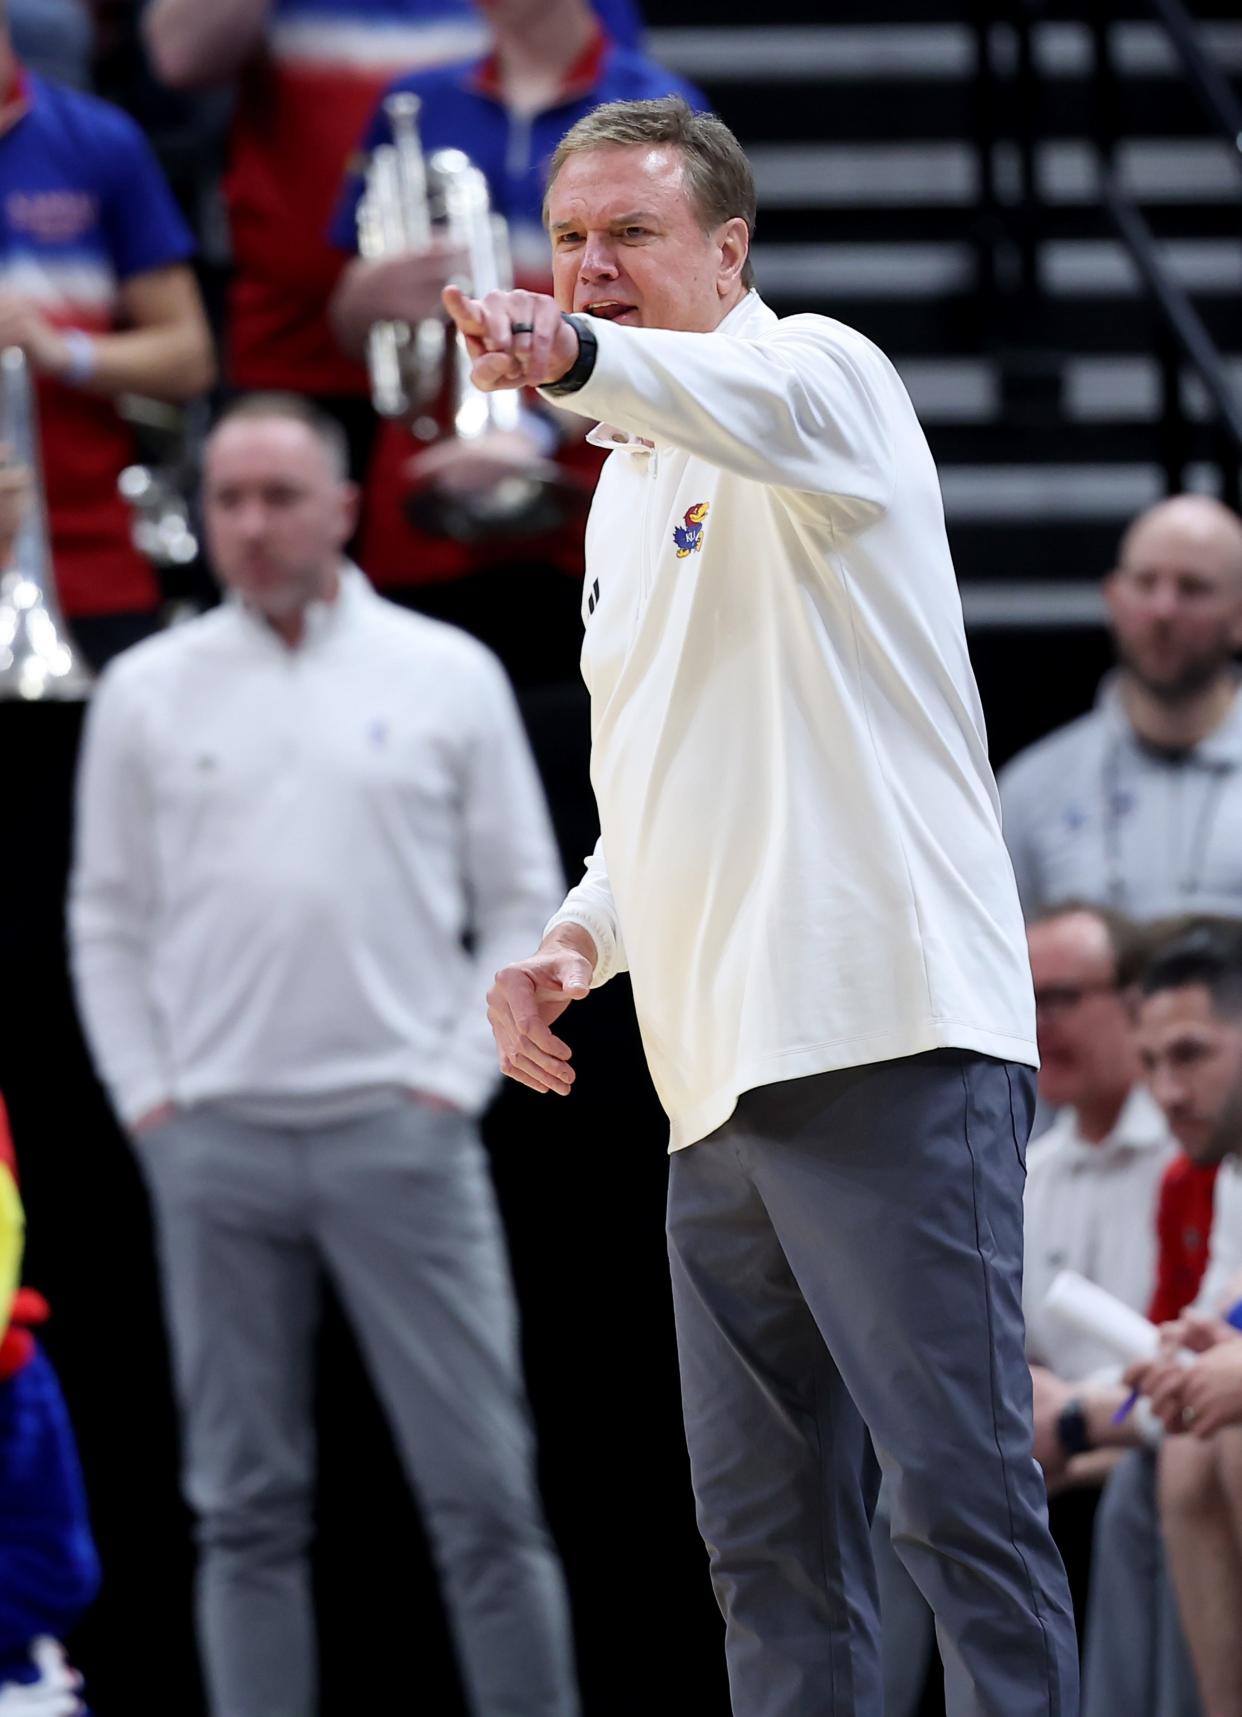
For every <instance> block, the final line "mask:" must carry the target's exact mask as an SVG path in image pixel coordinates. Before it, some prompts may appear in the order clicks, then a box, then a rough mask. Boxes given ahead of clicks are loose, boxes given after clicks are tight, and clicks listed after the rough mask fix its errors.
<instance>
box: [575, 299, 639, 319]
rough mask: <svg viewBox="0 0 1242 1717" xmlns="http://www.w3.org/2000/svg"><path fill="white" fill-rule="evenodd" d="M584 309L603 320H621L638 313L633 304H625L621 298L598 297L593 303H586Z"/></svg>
mask: <svg viewBox="0 0 1242 1717" xmlns="http://www.w3.org/2000/svg"><path fill="white" fill-rule="evenodd" d="M583 310H584V312H585V313H586V315H588V316H598V317H599V319H600V320H601V322H620V321H622V320H623V319H624V318H625V317H626V316H629V315H635V316H636V315H637V314H638V311H637V308H636V307H635V306H634V305H633V304H623V303H622V302H621V300H620V299H619V298H597V299H596V300H595V302H594V303H593V304H584V305H583Z"/></svg>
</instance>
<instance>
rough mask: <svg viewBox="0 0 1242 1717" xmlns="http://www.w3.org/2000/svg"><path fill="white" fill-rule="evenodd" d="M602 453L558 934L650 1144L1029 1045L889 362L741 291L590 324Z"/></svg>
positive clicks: (926, 458) (906, 418) (962, 646)
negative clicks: (617, 987)
mask: <svg viewBox="0 0 1242 1717" xmlns="http://www.w3.org/2000/svg"><path fill="white" fill-rule="evenodd" d="M593 326H595V329H596V335H597V339H598V346H599V351H598V358H597V361H596V364H595V369H594V372H593V373H592V375H591V377H590V378H589V380H588V381H587V382H586V384H585V385H584V386H583V387H582V388H581V389H580V390H579V391H578V392H576V393H571V394H567V395H564V396H562V397H559V398H558V399H557V401H556V403H557V404H558V405H561V406H567V407H569V408H570V409H571V410H573V411H576V412H579V413H581V414H583V415H586V416H591V417H596V418H600V419H602V420H604V423H603V426H602V427H601V429H600V430H599V431H597V432H596V436H597V439H601V438H602V439H603V440H604V441H605V443H606V444H611V445H613V446H614V449H615V450H614V452H613V455H612V457H611V458H610V459H609V460H608V462H607V464H606V466H605V469H604V472H603V476H602V478H601V481H600V484H599V488H598V490H597V492H596V497H595V502H594V506H593V507H592V511H591V518H590V523H589V526H588V532H587V574H586V581H585V593H584V604H583V617H584V621H585V625H586V638H585V643H584V647H583V656H582V665H583V672H584V675H585V678H586V682H587V686H588V688H589V690H590V693H591V704H592V734H593V754H592V780H593V782H594V786H595V792H596V798H597V800H598V804H599V814H600V826H601V830H602V835H601V840H600V845H599V847H598V848H597V849H596V852H595V854H594V855H593V857H592V859H591V860H590V861H588V867H587V874H586V876H585V877H584V878H583V880H582V882H581V884H579V886H578V887H576V888H575V889H574V890H573V891H572V892H571V893H570V895H569V897H568V899H567V900H566V902H565V905H564V907H563V908H562V911H561V912H560V913H558V914H557V916H556V919H554V920H553V922H556V921H558V920H560V919H562V918H564V919H568V920H572V921H574V922H577V923H580V924H582V925H583V926H585V928H586V929H588V930H589V931H590V932H591V934H592V936H593V937H594V939H595V941H596V944H597V946H598V949H599V963H598V966H597V968H596V980H595V981H596V982H597V983H602V982H605V981H606V980H607V978H609V977H610V976H611V975H612V974H613V973H614V972H617V971H619V970H622V969H624V968H625V967H626V966H627V965H628V968H629V971H630V975H631V979H632V982H633V986H634V998H635V1003H636V1007H637V1012H638V1019H639V1024H640V1027H641V1030H642V1035H643V1042H644V1045H645V1048H646V1053H647V1059H648V1063H649V1066H650V1069H651V1073H652V1077H653V1079H654V1081H655V1084H656V1088H657V1090H658V1092H659V1094H660V1097H661V1100H662V1102H663V1104H664V1107H665V1109H666V1111H667V1113H668V1115H669V1117H670V1121H671V1124H672V1147H673V1148H674V1149H676V1148H678V1147H680V1146H684V1145H688V1144H691V1143H693V1142H694V1141H695V1140H697V1139H701V1138H703V1137H704V1136H705V1135H706V1134H708V1133H710V1132H712V1131H713V1130H714V1129H715V1128H716V1127H718V1126H720V1125H721V1123H722V1122H724V1121H725V1120H727V1118H728V1116H729V1115H730V1113H731V1112H732V1109H733V1106H734V1103H735V1101H736V1099H737V1097H738V1095H739V1093H740V1092H742V1091H744V1090H747V1089H749V1088H752V1087H755V1086H759V1085H764V1084H769V1083H772V1082H773V1081H777V1080H782V1079H793V1078H797V1077H799V1076H802V1075H807V1074H813V1073H819V1072H824V1071H827V1070H829V1069H831V1068H836V1067H842V1066H850V1065H858V1064H862V1063H867V1062H873V1061H884V1060H889V1059H892V1058H894V1057H897V1056H904V1055H912V1054H915V1053H918V1052H920V1051H923V1050H928V1049H933V1048H938V1047H950V1046H956V1047H960V1048H963V1049H973V1050H978V1051H981V1052H983V1053H986V1054H990V1055H994V1056H997V1057H1001V1058H1004V1059H1009V1060H1015V1061H1020V1062H1027V1063H1031V1064H1034V1063H1035V1062H1036V1059H1037V1057H1036V1051H1035V1022H1034V1003H1033V999H1032V994H1031V981H1030V971H1029V967H1028V964H1027V955H1026V941H1025V936H1024V932H1023V926H1022V917H1021V913H1020V911H1019V907H1018V897H1017V892H1016V889H1015V886H1014V878H1013V870H1012V867H1011V865H1010V862H1009V858H1008V855H1007V853H1006V851H1005V847H1004V843H1003V842H1002V840H1001V833H1000V819H999V808H998V801H997V795H996V787H995V783H994V781H993V777H992V772H991V769H990V767H989V764H988V758H987V745H986V739H985V735H984V724H983V715H982V711H981V709H980V705H979V698H978V693H977V690H976V687H975V681H974V675H973V673H972V671H971V667H970V661H969V658H968V655H967V651H966V639H965V633H964V629H963V625H962V613H961V603H960V600H959V597H958V592H957V585H956V581H955V579H954V574H953V566H952V562H951V560H950V556H949V549H948V543H947V540H946V537H945V527H944V513H943V508H942V505H941V500H940V489H939V484H938V482H937V478H936V471H935V466H934V465H933V463H932V458H931V454H930V452H929V451H928V448H927V443H926V441H925V439H924V436H923V433H922V430H921V429H920V427H919V424H918V420H917V418H916V417H915V414H914V410H913V407H912V406H911V404H910V400H909V398H908V396H907V394H906V391H905V389H904V387H903V386H902V384H901V381H900V379H899V378H898V376H897V374H896V372H895V370H894V369H893V367H892V365H891V364H890V363H889V362H888V360H887V359H886V358H885V357H884V356H883V354H882V353H881V352H879V351H878V350H877V349H876V348H875V347H874V346H873V345H871V344H870V342H869V341H867V340H865V339H864V338H863V337H862V336H861V335H860V334H857V333H855V332H854V331H853V330H852V329H850V328H847V327H845V326H843V325H842V324H841V323H839V322H833V321H830V320H828V319H827V318H825V317H821V316H794V317H790V318H788V319H786V320H783V321H782V320H778V319H777V317H776V316H775V315H774V314H773V313H772V311H770V310H769V309H768V308H767V307H766V305H764V304H763V302H762V301H761V300H760V299H759V297H758V296H757V295H756V294H754V293H751V294H750V295H749V296H748V297H747V298H746V299H744V300H743V301H742V302H741V303H740V304H738V305H737V306H735V308H734V309H733V310H732V311H731V312H730V313H729V315H728V316H727V317H726V318H725V319H724V321H723V322H722V323H721V325H720V327H719V328H718V329H717V330H716V331H715V332H714V333H711V334H684V333H676V332H669V331H665V330H658V329H633V328H626V327H621V326H617V325H615V324H611V323H608V322H604V321H600V322H599V323H598V324H593Z"/></svg>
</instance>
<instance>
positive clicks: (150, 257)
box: [0, 72, 194, 295]
mask: <svg viewBox="0 0 1242 1717" xmlns="http://www.w3.org/2000/svg"><path fill="white" fill-rule="evenodd" d="M27 76H28V79H29V87H30V111H29V112H28V113H26V114H25V115H24V116H23V117H22V118H21V119H19V120H18V122H17V124H16V125H14V126H13V128H12V130H11V131H9V132H8V133H7V134H6V135H5V136H4V137H3V138H0V262H3V263H5V264H8V265H11V264H12V263H13V262H14V261H15V260H17V259H18V258H20V257H22V256H26V257H30V258H33V259H37V260H38V261H39V262H40V263H41V264H43V265H44V266H47V267H51V268H52V269H53V270H56V269H60V270H80V269H81V268H82V267H83V265H85V266H86V267H87V268H92V267H93V268H96V269H99V270H102V271H105V272H106V273H107V274H108V275H110V276H114V277H115V278H116V279H118V280H125V279H127V278H128V277H129V276H131V275H135V274H143V273H146V272H147V271H148V270H149V269H153V268H160V267H163V266H165V265H166V264H168V263H174V262H181V261H184V259H185V258H186V257H187V256H189V255H190V253H191V252H192V251H193V249H194V241H193V239H192V238H191V236H190V231H189V228H188V227H187V226H186V223H185V221H184V220H183V219H182V216H181V212H180V210H179V209H178V208H177V205H176V203H175V202H174V201H173V197H172V193H171V192H170V191H169V189H168V186H167V184H166V183H165V180H164V175H163V173H162V172H161V171H160V168H159V166H158V164H157V162H156V159H155V156H154V155H153V154H152V152H151V148H150V145H149V144H148V143H147V140H146V138H145V137H144V136H143V134H142V132H141V131H140V130H139V129H138V127H137V125H135V123H134V121H133V120H132V119H131V118H130V117H129V115H128V114H126V113H122V112H121V111H120V109H119V108H116V107H113V106H111V105H110V104H109V103H108V102H105V101H100V100H99V99H98V98H97V97H96V96H93V95H86V94H83V93H82V91H81V90H75V89H68V88H66V87H65V86H64V85H62V84H56V83H51V82H49V81H48V80H47V79H46V78H43V77H40V76H39V75H38V73H37V72H28V73H27ZM65 289H66V293H67V295H71V294H72V286H71V282H70V280H69V278H68V277H67V278H66V285H65Z"/></svg>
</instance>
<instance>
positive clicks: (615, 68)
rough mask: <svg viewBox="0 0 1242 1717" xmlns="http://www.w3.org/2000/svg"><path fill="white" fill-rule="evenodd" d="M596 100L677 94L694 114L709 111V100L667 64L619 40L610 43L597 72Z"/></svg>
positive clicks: (632, 99)
mask: <svg viewBox="0 0 1242 1717" xmlns="http://www.w3.org/2000/svg"><path fill="white" fill-rule="evenodd" d="M592 93H593V94H594V96H595V98H596V99H597V100H599V101H643V100H654V99H658V98H659V97H660V96H662V95H680V96H684V98H685V99H686V100H687V101H688V102H689V103H690V106H691V107H692V108H694V110H695V112H696V113H708V112H710V111H711V102H710V101H708V99H707V97H706V96H705V95H704V94H703V92H702V90H701V89H697V88H696V87H695V86H694V84H692V83H691V82H690V81H689V79H688V78H684V77H682V75H681V73H680V72H675V71H673V70H672V68H671V67H670V66H666V65H662V64H661V62H660V61H659V60H653V59H651V58H650V56H649V55H647V54H644V53H640V52H639V51H638V50H637V49H636V48H624V47H622V46H620V44H619V43H616V42H614V43H612V44H611V45H610V46H609V49H608V53H607V56H606V58H605V60H604V63H603V66H602V67H601V71H600V82H599V86H598V88H597V90H595V91H593V92H592Z"/></svg>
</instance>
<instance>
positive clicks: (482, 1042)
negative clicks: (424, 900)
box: [428, 661, 564, 1112]
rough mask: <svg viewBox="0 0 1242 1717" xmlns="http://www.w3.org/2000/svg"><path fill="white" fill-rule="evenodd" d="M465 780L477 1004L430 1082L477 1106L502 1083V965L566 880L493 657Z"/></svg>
mask: <svg viewBox="0 0 1242 1717" xmlns="http://www.w3.org/2000/svg"><path fill="white" fill-rule="evenodd" d="M475 707H476V723H475V730H474V736H473V744H472V746H471V753H470V761H469V765H468V771H467V777H466V780H465V781H464V783H463V795H464V797H463V807H462V817H463V853H462V859H463V865H464V870H465V882H466V888H467V891H468V894H469V897H470V902H471V929H472V932H473V944H472V948H471V956H470V958H471V968H472V973H473V976H472V979H471V982H470V985H469V994H470V997H471V998H472V1000H471V1005H470V1006H469V1007H468V1008H466V1009H465V1011H464V1012H463V1014H462V1016H461V1018H460V1019H459V1020H458V1021H457V1023H456V1025H455V1027H454V1028H453V1032H452V1036H451V1038H450V1041H449V1043H448V1044H447V1046H446V1049H445V1053H444V1056H443V1059H442V1062H441V1065H440V1066H439V1067H438V1068H437V1070H436V1075H435V1078H434V1081H429V1082H428V1083H429V1085H430V1086H431V1088H433V1089H434V1090H435V1091H436V1092H437V1093H439V1094H440V1095H442V1096H445V1097H447V1098H449V1099H450V1100H451V1101H453V1102H455V1103H458V1104H459V1105H460V1106H461V1107H463V1108H465V1109H467V1110H469V1111H471V1112H475V1111H477V1110H480V1109H482V1108H483V1107H484V1105H485V1104H486V1103H487V1101H488V1099H489V1098H490V1096H491V1094H492V1092H493V1090H494V1089H495V1087H496V1086H497V1085H498V1084H499V1082H500V1070H499V1066H498V1064H497V1058H496V1045H495V1042H494V1041H493V1038H492V1031H491V1026H490V1025H489V1024H488V1019H487V1009H486V1005H485V1003H484V999H483V998H484V997H485V996H486V994H487V991H488V989H489V988H490V987H491V982H492V978H493V976H494V975H495V973H496V972H497V970H498V969H499V968H500V967H501V966H504V965H508V964H509V963H510V962H511V961H513V960H516V959H519V958H520V957H521V956H522V955H524V954H529V953H530V951H531V950H532V949H533V948H535V947H537V946H538V943H539V938H540V932H541V930H542V927H543V923H544V919H545V918H546V916H547V913H548V909H549V907H550V906H551V905H552V904H553V902H554V901H555V900H556V897H557V895H558V894H559V893H560V891H561V889H562V888H563V886H564V877H563V874H562V871H561V864H560V858H559V856H558V854H557V850H556V841H555V838H554V836H553V833H552V825H551V822H550V820H549V817H548V810H547V805H546V802H545V800H544V796H543V787H542V784H541V783H540V780H539V774H538V771H537V769H536V767H535V760H534V758H533V756H532V755H531V750H530V746H529V744H528V742H527V739H526V731H525V729H524V727H523V726H522V718H521V716H520V715H519V713H518V709H517V705H516V703H515V701H514V698H513V694H512V692H511V691H510V689H509V684H508V681H507V680H506V679H505V676H504V673H503V670H502V669H501V668H500V665H499V664H498V663H495V662H491V661H488V662H487V672H486V675H485V677H484V679H483V682H482V686H481V689H479V690H478V691H476V696H475Z"/></svg>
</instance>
